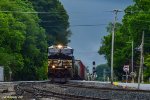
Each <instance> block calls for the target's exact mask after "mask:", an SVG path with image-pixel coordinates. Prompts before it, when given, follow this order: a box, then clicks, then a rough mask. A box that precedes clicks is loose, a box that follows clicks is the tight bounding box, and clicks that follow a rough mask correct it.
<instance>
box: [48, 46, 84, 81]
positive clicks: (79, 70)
mask: <svg viewBox="0 0 150 100" xmlns="http://www.w3.org/2000/svg"><path fill="white" fill-rule="evenodd" d="M48 78H49V80H51V81H53V82H67V81H68V80H70V79H80V80H83V79H84V80H85V79H86V67H85V66H84V64H83V63H82V62H81V61H80V60H75V59H74V56H73V49H72V48H71V47H69V46H62V45H57V46H50V47H49V48H48Z"/></svg>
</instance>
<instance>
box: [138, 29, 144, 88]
mask: <svg viewBox="0 0 150 100" xmlns="http://www.w3.org/2000/svg"><path fill="white" fill-rule="evenodd" d="M143 44H144V31H143V34H142V43H141V46H140V49H141V58H140V67H139V76H138V89H140V83H141V74H142V73H141V72H142V66H143Z"/></svg>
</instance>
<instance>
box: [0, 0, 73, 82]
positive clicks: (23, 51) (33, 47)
mask: <svg viewBox="0 0 150 100" xmlns="http://www.w3.org/2000/svg"><path fill="white" fill-rule="evenodd" d="M0 2H1V3H0V66H4V75H5V80H10V74H11V76H12V78H11V80H14V81H15V80H42V79H46V78H47V48H48V46H50V45H52V44H58V43H61V44H67V43H68V41H69V40H68V37H69V36H70V35H71V32H70V31H69V30H68V28H69V22H68V18H69V17H68V15H67V13H66V11H65V9H64V8H63V6H62V4H61V3H60V2H59V1H58V0H0Z"/></svg>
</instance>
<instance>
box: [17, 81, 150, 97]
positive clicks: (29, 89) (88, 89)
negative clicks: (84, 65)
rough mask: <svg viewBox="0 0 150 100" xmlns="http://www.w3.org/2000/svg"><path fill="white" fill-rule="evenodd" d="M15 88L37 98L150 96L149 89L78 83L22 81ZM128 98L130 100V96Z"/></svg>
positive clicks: (18, 93) (19, 93)
mask: <svg viewBox="0 0 150 100" xmlns="http://www.w3.org/2000/svg"><path fill="white" fill-rule="evenodd" d="M15 90H16V94H17V95H23V94H24V92H26V93H30V94H32V95H33V97H35V98H41V97H55V98H60V99H61V100H64V99H65V100H70V99H73V100H110V99H112V98H113V99H118V98H127V96H128V95H127V94H128V93H129V94H131V95H132V96H133V97H136V98H141V99H142V97H144V98H145V97H146V98H150V96H149V95H150V91H147V90H136V89H123V88H121V87H120V88H113V87H97V86H85V85H82V84H76V83H67V84H52V83H22V84H19V85H17V86H16V89H15ZM138 94H140V95H141V96H140V95H138ZM145 94H146V96H145ZM132 96H131V97H132ZM126 100H130V97H129V99H126ZM133 100H134V99H133ZM143 100H145V99H143ZM146 100H147V99H146Z"/></svg>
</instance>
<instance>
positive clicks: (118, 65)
mask: <svg viewBox="0 0 150 100" xmlns="http://www.w3.org/2000/svg"><path fill="white" fill-rule="evenodd" d="M149 11H150V1H149V0H134V5H132V6H128V7H127V8H126V9H125V15H124V18H123V20H122V25H121V27H120V28H119V29H117V30H116V31H115V49H114V71H115V74H116V75H117V76H118V77H119V79H121V77H120V76H121V75H122V74H123V71H122V67H123V65H124V64H129V65H130V66H131V44H127V42H131V41H134V48H136V47H139V46H140V44H141V37H142V32H143V31H145V41H144V56H145V59H148V58H147V57H148V56H147V55H149V54H150V49H149V48H150V45H149V42H150V41H149V40H150V34H149V33H150V28H149V27H150V14H148V12H149ZM110 28H111V27H110ZM109 33H110V35H108V36H105V37H104V39H103V41H102V47H100V50H99V53H100V54H104V55H105V57H106V59H107V60H108V64H110V58H111V57H110V56H111V55H110V54H111V52H110V50H111V32H110V31H109ZM139 58H140V52H138V51H134V69H135V71H136V72H138V69H136V68H137V67H138V66H139V60H140V59H139ZM146 65H147V66H149V64H148V62H147V63H146ZM135 66H137V67H135ZM144 71H146V73H148V72H149V73H150V70H144ZM148 77H149V74H145V79H146V80H147V79H148Z"/></svg>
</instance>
